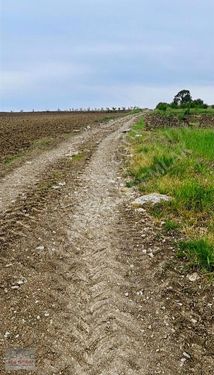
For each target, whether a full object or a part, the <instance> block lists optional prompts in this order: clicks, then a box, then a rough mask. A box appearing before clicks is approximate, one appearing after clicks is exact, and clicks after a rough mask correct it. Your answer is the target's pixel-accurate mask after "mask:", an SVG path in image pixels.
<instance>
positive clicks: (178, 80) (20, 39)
mask: <svg viewBox="0 0 214 375" xmlns="http://www.w3.org/2000/svg"><path fill="white" fill-rule="evenodd" d="M0 7H1V8H0V10H1V19H0V43H1V46H0V68H1V72H0V110H21V109H23V110H31V109H40V110H46V109H57V108H61V109H66V108H73V107H74V108H77V107H102V106H104V107H106V106H140V107H153V106H154V105H156V104H157V102H159V101H171V99H172V97H173V96H174V95H175V94H176V93H177V92H178V91H179V90H180V89H183V88H186V89H191V91H192V94H193V97H195V98H197V97H202V99H204V100H205V101H206V102H207V103H208V104H214V63H213V62H214V48H213V40H214V22H213V14H214V1H213V0H204V1H202V0H179V1H172V0H161V1H158V0H132V1H130V0H114V1H113V0H78V1H73V0H36V1H30V0H19V1H16V0H0Z"/></svg>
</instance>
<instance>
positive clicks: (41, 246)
mask: <svg viewBox="0 0 214 375" xmlns="http://www.w3.org/2000/svg"><path fill="white" fill-rule="evenodd" d="M36 250H38V251H43V250H45V247H44V246H43V245H39V246H37V247H36Z"/></svg>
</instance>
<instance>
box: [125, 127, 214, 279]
mask: <svg viewBox="0 0 214 375" xmlns="http://www.w3.org/2000/svg"><path fill="white" fill-rule="evenodd" d="M129 141H130V154H131V157H130V160H129V165H128V175H129V181H128V182H127V185H128V186H133V185H134V186H136V187H137V188H138V189H139V190H140V191H141V192H142V193H145V194H146V193H153V192H159V193H162V194H167V195H170V196H171V197H172V198H173V199H172V201H171V202H166V203H164V204H161V205H160V206H155V207H154V208H153V209H152V212H153V214H154V215H155V216H156V217H157V218H159V219H160V220H164V221H165V223H166V224H165V229H166V231H172V230H177V229H178V227H179V228H180V229H181V230H182V232H183V234H184V236H185V238H188V241H187V242H186V243H182V244H181V247H180V250H179V254H181V252H182V256H183V257H185V258H186V259H187V260H188V262H189V264H191V266H192V267H196V268H198V267H199V268H202V269H205V270H206V271H209V272H210V271H213V270H214V269H213V259H214V169H213V166H214V131H213V130H212V129H202V128H194V129H192V128H181V129H180V128H173V129H172V128H166V129H156V130H151V131H148V130H145V128H144V123H143V120H141V121H139V123H138V124H136V125H135V126H134V127H133V129H132V130H131V131H130V133H129Z"/></svg>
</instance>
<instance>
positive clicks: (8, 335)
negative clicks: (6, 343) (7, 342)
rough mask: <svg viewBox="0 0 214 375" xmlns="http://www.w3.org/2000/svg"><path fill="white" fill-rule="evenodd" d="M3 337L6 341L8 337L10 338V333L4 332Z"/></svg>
mask: <svg viewBox="0 0 214 375" xmlns="http://www.w3.org/2000/svg"><path fill="white" fill-rule="evenodd" d="M4 337H5V338H6V339H8V337H10V332H8V331H7V332H5V334H4Z"/></svg>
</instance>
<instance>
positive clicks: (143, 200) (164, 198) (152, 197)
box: [132, 193, 172, 207]
mask: <svg viewBox="0 0 214 375" xmlns="http://www.w3.org/2000/svg"><path fill="white" fill-rule="evenodd" d="M171 199H172V198H171V197H169V196H168V195H164V194H158V193H152V194H148V195H142V196H141V197H139V198H137V199H135V200H134V201H133V202H132V205H133V206H135V207H140V206H144V205H145V204H149V203H150V204H152V205H154V204H157V203H161V202H168V201H170V200H171Z"/></svg>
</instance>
